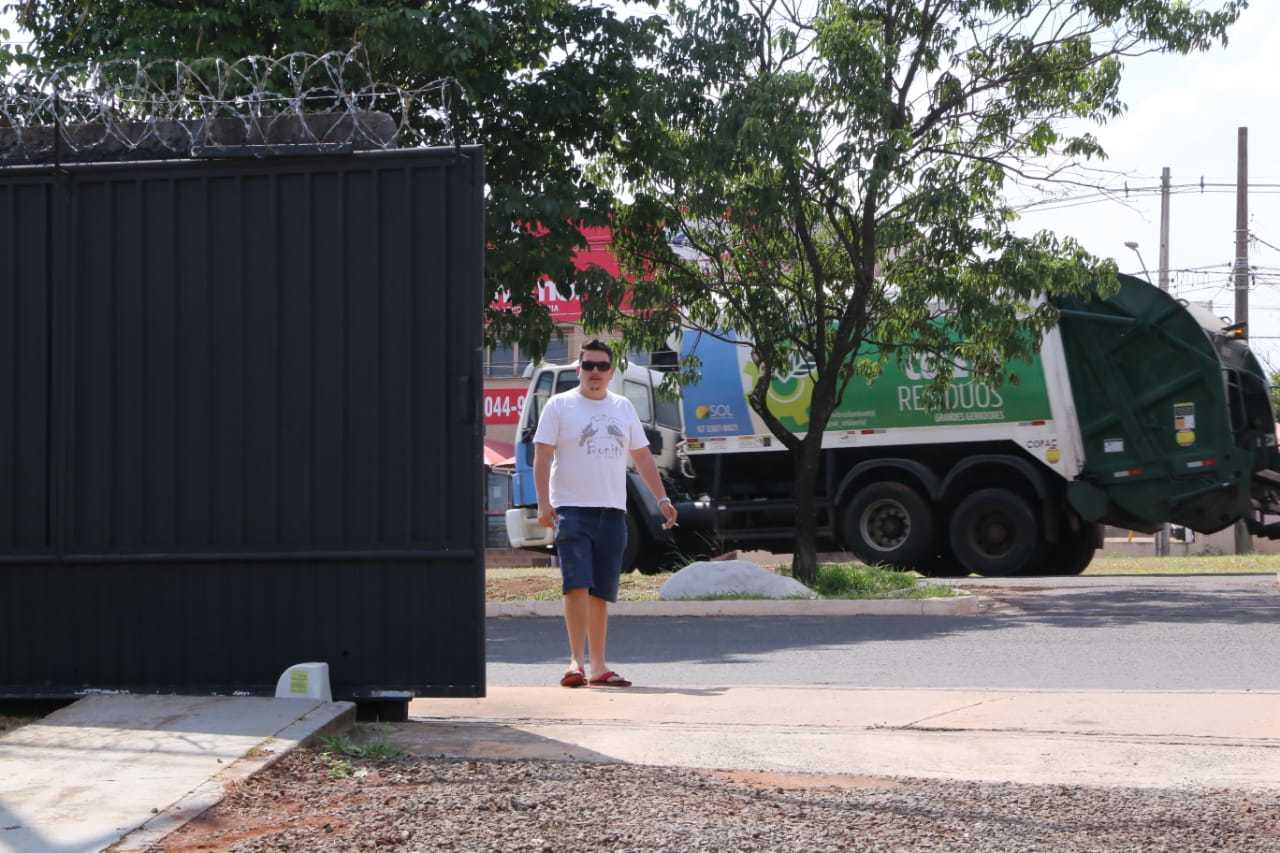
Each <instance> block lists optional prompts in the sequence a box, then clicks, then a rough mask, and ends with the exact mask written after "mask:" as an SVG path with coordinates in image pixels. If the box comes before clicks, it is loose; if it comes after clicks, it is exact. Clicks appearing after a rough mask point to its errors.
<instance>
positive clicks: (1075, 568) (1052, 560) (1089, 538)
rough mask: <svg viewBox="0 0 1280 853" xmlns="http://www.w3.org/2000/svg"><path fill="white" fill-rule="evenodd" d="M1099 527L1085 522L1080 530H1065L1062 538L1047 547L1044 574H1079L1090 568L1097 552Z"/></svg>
mask: <svg viewBox="0 0 1280 853" xmlns="http://www.w3.org/2000/svg"><path fill="white" fill-rule="evenodd" d="M1097 528H1098V525H1096V524H1085V525H1083V526H1082V527H1081V528H1080V529H1079V530H1075V531H1072V530H1064V531H1063V538H1062V540H1061V541H1059V542H1058V543H1057V544H1055V545H1050V546H1048V547H1047V548H1046V549H1045V554H1044V562H1043V564H1042V566H1043V568H1042V570H1041V571H1042V572H1043V574H1046V575H1056V576H1066V575H1078V574H1081V573H1082V572H1084V570H1085V569H1087V568H1089V564H1090V563H1092V562H1093V555H1094V554H1095V553H1097V542H1098V533H1097Z"/></svg>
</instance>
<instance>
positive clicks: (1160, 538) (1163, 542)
mask: <svg viewBox="0 0 1280 853" xmlns="http://www.w3.org/2000/svg"><path fill="white" fill-rule="evenodd" d="M1124 245H1125V247H1126V248H1129V249H1132V250H1133V253H1134V254H1135V255H1137V256H1138V263H1140V264H1142V274H1143V275H1144V276H1146V279H1147V284H1151V273H1149V272H1147V262H1146V261H1144V260H1143V259H1142V253H1141V252H1139V251H1138V241H1136V240H1125V241H1124ZM1153 544H1154V545H1155V552H1156V553H1155V555H1156V556H1157V557H1167V556H1169V525H1168V524H1164V525H1162V526H1161V527H1160V529H1159V530H1157V531H1156V536H1155V542H1154V543H1153Z"/></svg>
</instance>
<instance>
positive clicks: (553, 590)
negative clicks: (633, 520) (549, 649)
mask: <svg viewBox="0 0 1280 853" xmlns="http://www.w3.org/2000/svg"><path fill="white" fill-rule="evenodd" d="M670 577H671V575H670V574H666V573H664V574H657V575H644V574H641V573H640V572H628V573H627V574H625V575H623V576H622V579H621V583H620V584H619V585H618V600H619V601H653V600H655V599H656V598H657V597H658V591H659V590H660V589H662V585H663V584H664V583H666V582H667V579H668V578H670ZM484 593H485V599H486V600H487V601H527V600H529V599H541V600H555V599H558V598H560V570H559V569H537V568H528V567H525V568H518V569H489V570H488V571H486V572H485V581H484Z"/></svg>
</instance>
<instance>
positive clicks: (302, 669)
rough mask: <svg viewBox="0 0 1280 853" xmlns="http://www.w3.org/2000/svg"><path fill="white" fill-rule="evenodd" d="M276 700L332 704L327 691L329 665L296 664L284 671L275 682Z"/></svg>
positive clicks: (331, 698)
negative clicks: (306, 700)
mask: <svg viewBox="0 0 1280 853" xmlns="http://www.w3.org/2000/svg"><path fill="white" fill-rule="evenodd" d="M276 698H277V699H316V700H318V701H320V702H332V701H333V693H332V692H331V691H330V690H329V664H327V663H296V664H294V665H293V666H291V667H289V668H288V669H286V670H285V671H284V673H283V674H282V675H281V676H280V680H279V681H277V682H276Z"/></svg>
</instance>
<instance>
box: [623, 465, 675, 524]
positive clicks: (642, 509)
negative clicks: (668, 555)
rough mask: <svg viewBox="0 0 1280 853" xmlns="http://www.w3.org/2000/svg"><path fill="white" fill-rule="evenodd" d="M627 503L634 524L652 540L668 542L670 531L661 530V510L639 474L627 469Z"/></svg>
mask: <svg viewBox="0 0 1280 853" xmlns="http://www.w3.org/2000/svg"><path fill="white" fill-rule="evenodd" d="M627 505H628V506H629V507H630V508H631V509H632V514H633V515H634V516H635V519H636V524H638V525H639V526H640V529H641V530H642V531H644V533H645V534H646V535H647V536H648V537H649V539H651V540H652V541H654V542H670V541H672V540H671V531H669V530H663V529H662V524H663V518H662V510H660V509H658V500H657V498H655V497H654V496H653V492H651V491H649V487H648V486H646V485H645V484H644V480H642V479H640V474H639V473H638V472H636V471H634V470H632V469H630V468H628V469H627Z"/></svg>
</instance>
